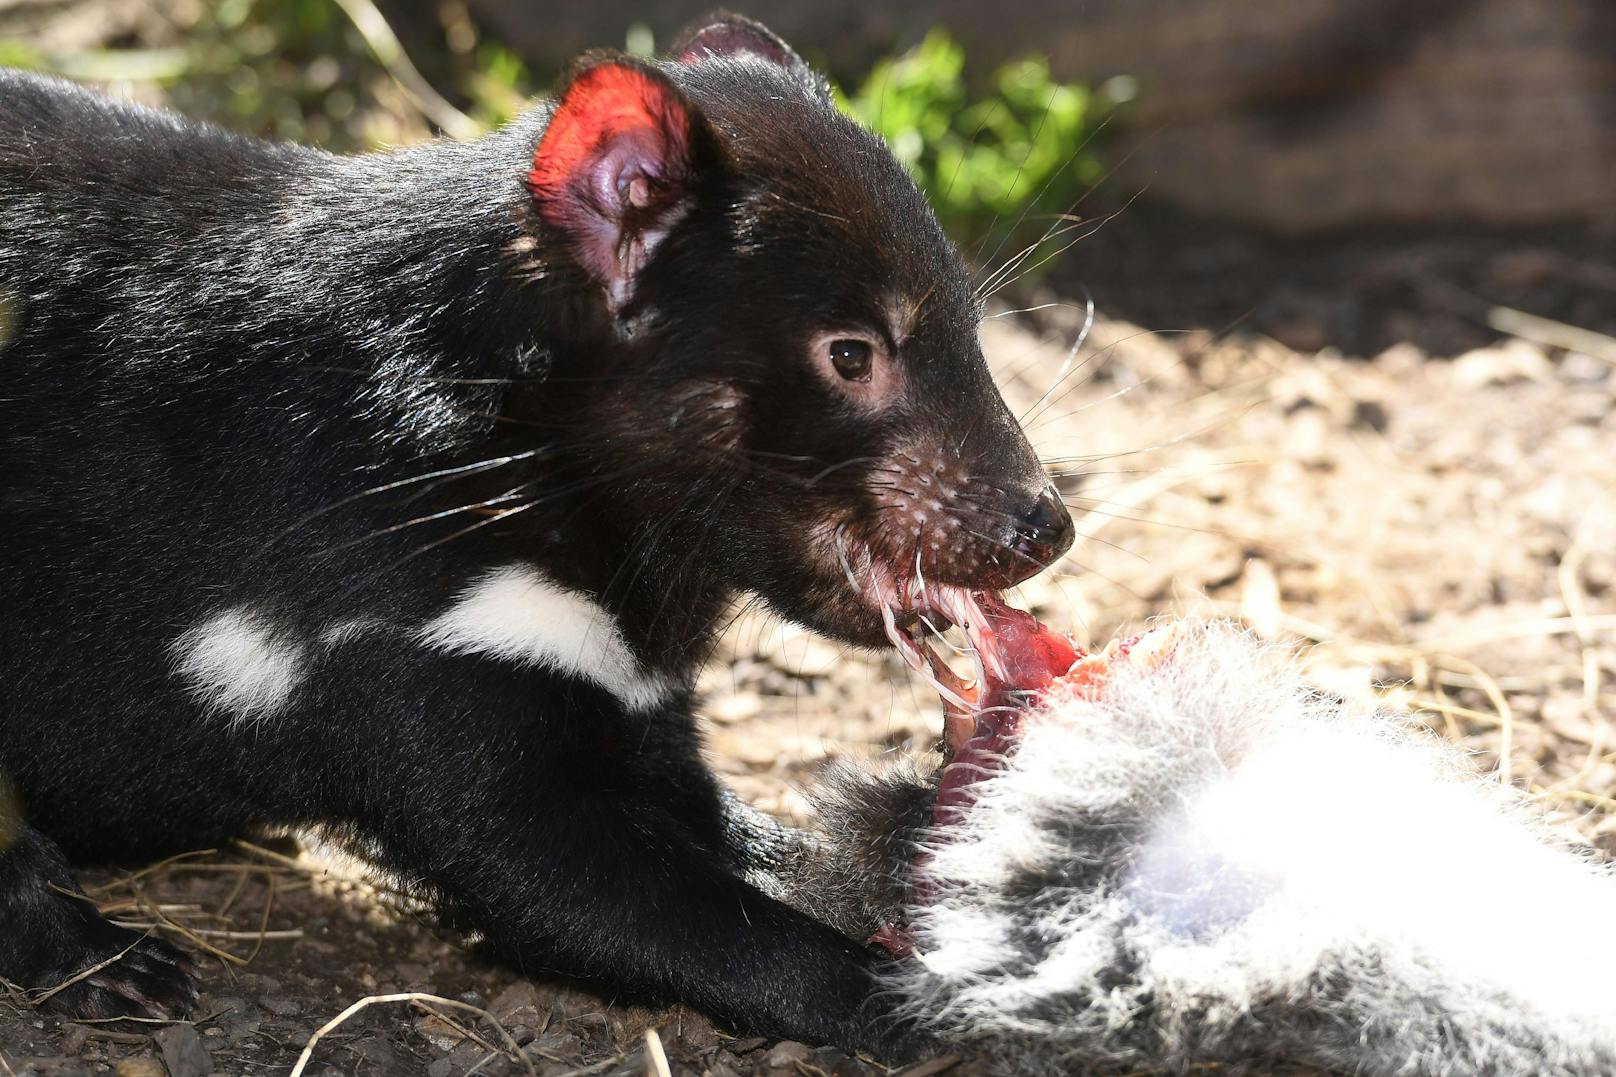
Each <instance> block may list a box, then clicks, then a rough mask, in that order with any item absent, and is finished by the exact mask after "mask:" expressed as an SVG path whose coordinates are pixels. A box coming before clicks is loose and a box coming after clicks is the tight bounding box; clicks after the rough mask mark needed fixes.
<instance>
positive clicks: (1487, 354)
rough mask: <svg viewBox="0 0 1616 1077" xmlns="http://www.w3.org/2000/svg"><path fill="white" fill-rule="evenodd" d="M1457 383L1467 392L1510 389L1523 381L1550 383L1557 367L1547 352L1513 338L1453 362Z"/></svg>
mask: <svg viewBox="0 0 1616 1077" xmlns="http://www.w3.org/2000/svg"><path fill="white" fill-rule="evenodd" d="M1452 369H1453V380H1454V381H1455V382H1457V383H1458V384H1459V385H1460V386H1462V387H1464V388H1467V389H1480V388H1483V387H1484V386H1489V385H1509V384H1511V383H1513V382H1521V381H1548V380H1549V379H1550V377H1551V376H1552V375H1553V367H1551V366H1550V365H1549V360H1548V357H1547V356H1545V355H1544V354H1543V349H1542V348H1539V347H1538V346H1537V345H1536V344H1532V343H1530V342H1529V341H1525V340H1520V339H1518V338H1515V337H1510V338H1508V339H1506V340H1503V341H1500V342H1499V343H1497V344H1494V345H1492V346H1491V347H1487V348H1477V349H1476V350H1475V351H1471V352H1466V353H1465V354H1463V355H1461V356H1459V357H1458V358H1457V359H1455V360H1454V361H1453V368H1452Z"/></svg>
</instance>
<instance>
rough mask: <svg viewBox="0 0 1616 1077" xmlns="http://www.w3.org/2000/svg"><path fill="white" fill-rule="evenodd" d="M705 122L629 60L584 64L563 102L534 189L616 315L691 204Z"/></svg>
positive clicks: (536, 166)
mask: <svg viewBox="0 0 1616 1077" xmlns="http://www.w3.org/2000/svg"><path fill="white" fill-rule="evenodd" d="M703 123H704V121H703V120H702V118H701V116H700V114H699V113H698V112H697V110H696V107H695V106H694V105H693V104H691V103H690V102H689V101H688V100H686V99H685V97H684V95H683V94H681V93H680V92H679V89H678V88H677V87H676V86H674V85H673V83H672V82H670V81H669V80H668V79H667V77H666V76H664V75H662V74H661V73H659V72H657V71H656V70H654V69H652V68H651V67H649V66H646V65H644V64H641V63H638V62H636V61H633V60H629V59H626V58H621V57H608V58H605V59H600V58H597V59H595V60H593V61H589V62H586V63H585V64H584V65H583V66H581V67H580V68H579V69H578V70H577V71H576V72H575V73H574V74H573V76H572V78H571V79H570V80H569V81H568V82H567V84H566V87H565V88H564V89H563V90H562V91H561V93H560V94H559V97H558V101H557V104H556V108H555V112H554V113H553V114H552V115H551V117H550V123H549V126H548V127H546V128H545V131H544V136H543V137H542V138H541V139H540V140H539V145H538V148H537V149H536V150H534V151H533V169H532V171H531V172H529V173H528V180H527V184H528V190H529V191H530V192H531V193H532V195H533V204H534V208H535V209H536V210H537V211H538V215H539V220H540V221H541V222H542V224H543V225H544V226H545V227H546V228H548V229H550V230H551V231H552V232H553V233H554V234H555V235H556V236H557V237H558V238H560V239H562V240H563V241H564V242H565V243H566V244H567V245H568V246H569V247H570V249H571V250H572V252H573V255H574V257H575V258H576V259H577V261H578V264H579V265H581V266H582V267H583V268H584V270H585V271H587V272H588V273H589V274H590V275H591V276H592V277H594V278H595V279H596V280H598V281H599V282H600V283H601V284H602V285H603V286H604V287H605V289H606V294H607V297H608V300H609V302H610V305H611V307H612V308H613V309H614V310H616V309H618V308H620V307H621V306H622V305H623V304H624V303H625V302H626V301H627V300H628V297H629V295H630V294H631V293H632V290H633V284H634V279H635V277H636V276H637V275H638V274H639V271H640V270H641V269H642V268H643V267H644V266H645V263H646V261H647V259H649V258H650V255H651V252H652V250H653V249H654V248H655V247H656V245H657V243H658V242H659V241H661V239H662V237H663V236H664V235H665V234H666V233H667V230H668V228H669V227H670V226H671V225H672V224H673V222H674V221H675V220H676V219H677V218H678V217H679V215H680V214H681V213H683V212H684V210H685V208H686V207H687V205H688V203H689V199H690V198H691V196H692V193H693V189H694V185H695V180H696V171H697V157H698V156H699V154H700V146H699V142H700V140H701V137H702V132H703V130H704V127H703Z"/></svg>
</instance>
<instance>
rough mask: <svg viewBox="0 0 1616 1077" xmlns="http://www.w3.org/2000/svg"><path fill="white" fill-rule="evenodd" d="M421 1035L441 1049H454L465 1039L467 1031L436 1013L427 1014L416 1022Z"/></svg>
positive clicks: (417, 1030)
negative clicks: (464, 1031)
mask: <svg viewBox="0 0 1616 1077" xmlns="http://www.w3.org/2000/svg"><path fill="white" fill-rule="evenodd" d="M415 1031H416V1032H417V1033H418V1034H419V1035H420V1037H421V1038H422V1039H424V1040H426V1042H428V1043H430V1044H431V1045H432V1046H434V1047H436V1048H437V1049H438V1050H440V1051H452V1050H454V1049H455V1048H456V1047H459V1046H460V1044H461V1042H462V1041H463V1040H465V1038H466V1035H465V1033H463V1032H461V1031H460V1030H459V1029H457V1028H455V1027H454V1026H453V1025H451V1024H450V1023H449V1022H447V1021H445V1020H444V1019H443V1018H441V1017H439V1016H437V1015H436V1014H427V1015H426V1016H425V1017H422V1018H420V1019H419V1020H417V1021H416V1022H415Z"/></svg>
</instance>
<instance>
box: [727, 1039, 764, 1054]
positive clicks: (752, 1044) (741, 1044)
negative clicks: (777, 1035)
mask: <svg viewBox="0 0 1616 1077" xmlns="http://www.w3.org/2000/svg"><path fill="white" fill-rule="evenodd" d="M768 1042H769V1041H768V1040H766V1039H764V1038H763V1037H762V1036H748V1037H746V1038H745V1039H742V1040H730V1041H729V1042H728V1043H727V1044H725V1045H724V1049H725V1050H727V1051H728V1052H729V1053H730V1054H732V1055H735V1056H737V1057H739V1056H741V1055H749V1054H751V1053H752V1052H753V1051H756V1050H757V1049H758V1048H759V1047H762V1046H763V1045H764V1044H765V1043H768Z"/></svg>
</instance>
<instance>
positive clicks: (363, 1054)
mask: <svg viewBox="0 0 1616 1077" xmlns="http://www.w3.org/2000/svg"><path fill="white" fill-rule="evenodd" d="M352 1051H353V1055H354V1062H355V1065H354V1073H355V1075H356V1077H357V1075H367V1077H368V1075H372V1074H374V1075H377V1077H391V1075H392V1074H396V1073H410V1072H412V1071H413V1070H414V1069H415V1067H416V1066H418V1065H420V1063H419V1062H418V1061H416V1059H415V1058H414V1057H413V1056H412V1055H409V1054H407V1053H406V1052H404V1051H402V1050H400V1049H399V1047H398V1045H397V1044H395V1043H393V1041H392V1040H390V1039H388V1038H387V1037H386V1036H379V1035H378V1036H366V1037H365V1038H364V1039H362V1040H360V1041H359V1042H358V1043H356V1044H354V1045H353V1047H352Z"/></svg>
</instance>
